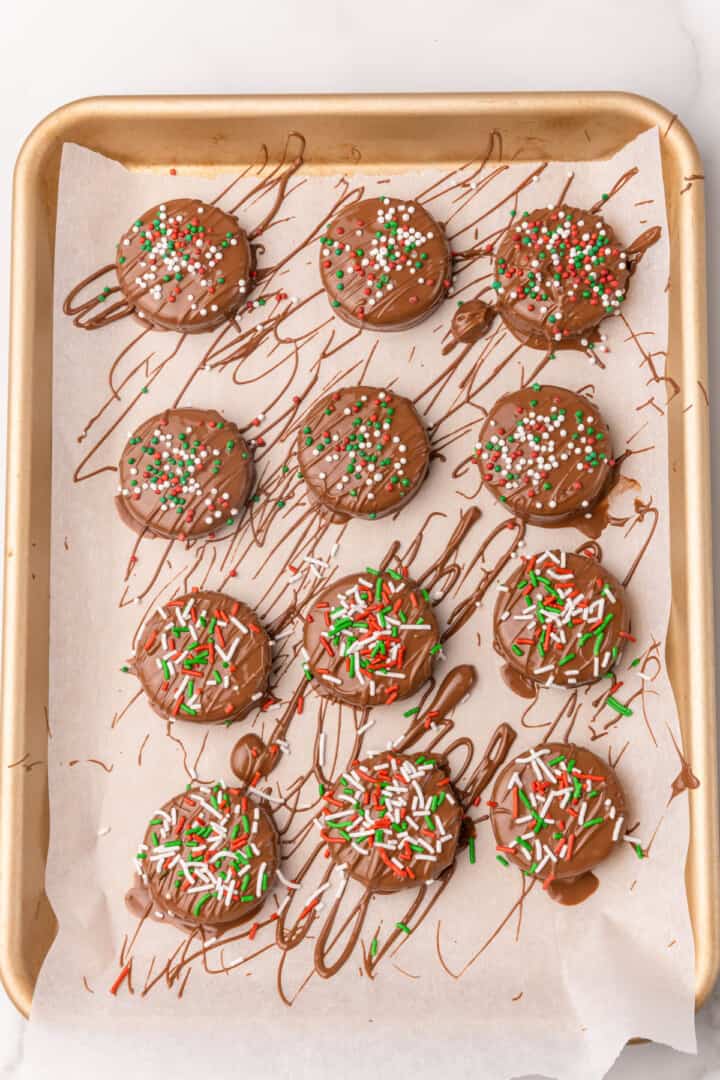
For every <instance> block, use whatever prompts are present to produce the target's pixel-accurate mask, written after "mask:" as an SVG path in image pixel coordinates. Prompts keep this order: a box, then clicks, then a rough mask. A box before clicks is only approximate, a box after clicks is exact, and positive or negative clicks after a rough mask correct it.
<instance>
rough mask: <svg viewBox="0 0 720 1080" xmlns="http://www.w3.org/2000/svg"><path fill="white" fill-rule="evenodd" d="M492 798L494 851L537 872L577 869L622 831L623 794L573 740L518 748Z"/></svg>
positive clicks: (576, 872) (604, 851)
mask: <svg viewBox="0 0 720 1080" xmlns="http://www.w3.org/2000/svg"><path fill="white" fill-rule="evenodd" d="M515 787H517V791H518V794H517V796H515V795H514V794H513V791H514V788H515ZM521 793H522V794H521ZM493 802H494V803H496V804H497V805H496V806H493V807H492V808H491V820H492V827H493V832H494V833H495V840H496V841H497V845H498V854H500V856H501V857H502V858H504V859H507V860H508V861H509V862H511V863H514V864H515V866H519V867H520V869H521V870H523V871H524V872H525V873H527V874H528V875H529V876H532V877H538V878H540V879H541V880H546V879H548V878H552V879H554V880H558V881H560V880H569V879H573V878H578V877H580V876H581V875H582V874H585V873H587V872H588V871H589V870H592V868H593V867H594V866H597V864H598V863H600V862H602V860H603V859H605V858H606V857H607V856H608V855H609V854H610V852H611V851H612V849H613V847H614V846H615V844H616V843H617V842H619V841H622V839H623V836H624V829H623V824H624V818H625V798H624V795H623V791H622V788H621V787H620V783H619V781H618V778H617V776H616V775H615V772H614V770H613V769H611V768H610V766H609V765H607V764H606V763H605V762H603V761H601V760H600V758H599V757H597V756H596V755H595V754H593V753H592V752H591V751H590V750H586V749H585V748H584V747H581V746H575V745H574V744H571V743H555V742H553V743H545V744H543V745H541V746H537V747H535V748H534V749H533V750H528V751H525V752H524V753H522V754H519V755H518V756H517V757H516V758H515V759H514V760H513V761H511V762H509V763H508V764H507V765H506V766H505V768H504V769H503V770H502V772H501V773H500V774H499V776H498V778H497V780H496V782H495V790H494V792H493ZM538 826H539V827H538ZM558 834H562V835H561V836H559V835H558ZM613 836H616V839H615V840H613ZM518 838H520V839H521V840H522V841H523V842H522V843H520V841H519V840H518ZM571 838H572V839H571Z"/></svg>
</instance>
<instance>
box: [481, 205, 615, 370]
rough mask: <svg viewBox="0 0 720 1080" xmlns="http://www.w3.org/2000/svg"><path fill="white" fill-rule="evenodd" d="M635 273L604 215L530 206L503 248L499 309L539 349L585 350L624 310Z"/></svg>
mask: <svg viewBox="0 0 720 1080" xmlns="http://www.w3.org/2000/svg"><path fill="white" fill-rule="evenodd" d="M630 272H631V266H630V262H629V259H628V255H627V252H626V251H625V250H624V249H623V246H622V244H620V243H619V242H618V240H617V239H616V237H615V233H614V231H613V229H612V228H611V226H610V225H608V224H607V223H606V222H605V221H603V219H602V218H601V217H600V216H599V215H598V214H594V213H592V212H591V211H590V210H579V209H578V208H577V207H575V206H565V205H563V206H551V207H546V208H544V209H540V210H532V211H530V212H527V211H526V212H525V213H523V214H522V215H521V216H519V217H516V218H515V219H514V220H513V223H512V224H511V225H510V226H509V227H508V229H507V231H506V233H505V235H504V236H503V238H502V240H501V242H500V245H499V247H498V252H497V260H496V263H495V282H494V288H495V290H496V292H497V297H498V309H499V312H500V315H501V316H502V318H503V320H504V322H505V323H506V325H507V326H508V328H509V329H510V330H511V331H512V333H513V334H514V335H515V337H517V338H518V339H519V340H520V341H522V342H523V343H524V344H526V345H530V346H532V348H534V349H556V348H560V347H568V348H584V347H586V346H587V345H588V344H591V343H592V342H593V341H594V340H595V337H596V331H597V327H598V324H599V323H600V322H601V320H602V319H604V318H605V317H606V316H608V315H616V314H617V313H618V312H619V311H620V309H621V307H622V304H623V301H624V300H625V297H626V294H627V286H628V281H629V278H630Z"/></svg>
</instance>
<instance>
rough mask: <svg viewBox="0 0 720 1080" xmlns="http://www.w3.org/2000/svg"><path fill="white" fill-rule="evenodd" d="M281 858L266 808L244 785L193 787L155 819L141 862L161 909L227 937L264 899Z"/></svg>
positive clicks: (141, 872)
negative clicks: (244, 789) (229, 929)
mask: <svg viewBox="0 0 720 1080" xmlns="http://www.w3.org/2000/svg"><path fill="white" fill-rule="evenodd" d="M279 859H280V855H279V841H278V835H277V832H276V829H275V825H274V822H273V819H272V817H271V815H270V813H269V811H268V810H266V809H265V807H264V806H261V805H260V804H259V803H257V802H256V801H255V800H254V799H252V798H251V797H250V796H249V795H247V794H245V793H243V792H242V791H241V790H239V789H238V788H227V787H225V785H224V784H222V783H215V784H201V783H194V784H193V785H192V786H191V787H190V788H189V789H188V790H187V791H184V792H182V793H181V794H180V795H176V796H175V798H173V799H170V801H169V802H166V803H165V804H164V805H163V806H162V807H161V808H160V809H159V810H158V811H157V812H156V813H155V814H154V815H153V817H152V818H151V820H150V823H149V825H148V827H147V830H146V832H145V839H144V841H143V843H142V844H141V845H140V848H139V849H138V853H137V856H136V862H135V865H136V868H137V872H138V875H139V877H140V879H141V881H142V884H143V885H144V887H145V888H146V889H147V892H148V894H149V898H150V900H151V901H152V903H153V905H154V907H155V909H156V912H159V913H160V914H162V915H164V916H165V917H166V918H168V919H169V920H170V921H172V922H177V923H180V924H181V925H182V926H184V927H186V928H187V929H189V930H195V929H197V928H198V927H204V928H206V929H208V930H212V931H215V932H216V933H220V932H222V931H223V930H227V929H228V928H229V927H232V926H236V925H237V924H238V923H241V922H245V921H246V920H247V919H249V918H251V916H252V915H254V913H255V912H256V911H257V910H258V908H259V907H260V906H261V905H262V904H263V903H264V902H265V900H266V898H267V896H268V892H269V890H270V889H271V888H272V885H273V882H274V879H275V874H276V871H277V868H278V863H279Z"/></svg>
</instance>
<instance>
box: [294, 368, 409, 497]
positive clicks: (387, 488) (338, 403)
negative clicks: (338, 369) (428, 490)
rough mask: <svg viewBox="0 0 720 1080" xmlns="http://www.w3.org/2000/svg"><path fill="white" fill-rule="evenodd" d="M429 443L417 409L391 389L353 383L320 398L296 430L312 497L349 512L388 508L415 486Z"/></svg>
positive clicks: (299, 459)
mask: <svg viewBox="0 0 720 1080" xmlns="http://www.w3.org/2000/svg"><path fill="white" fill-rule="evenodd" d="M429 461H430V445H429V443H428V438H427V435H426V434H425V428H424V427H423V423H422V421H421V419H420V417H419V416H418V414H417V412H416V411H415V409H414V408H413V406H412V405H411V403H410V402H409V401H408V400H407V398H404V397H401V396H400V395H399V394H396V393H394V392H393V391H392V390H383V389H378V388H377V387H373V386H350V387H345V388H344V389H342V390H336V391H333V393H331V394H327V395H326V397H324V398H321V399H320V401H318V402H317V403H316V404H315V405H314V406H313V407H312V408H311V410H310V412H309V414H308V416H307V420H306V422H305V424H304V425H303V427H302V428H301V429H300V431H299V433H298V462H299V465H300V471H301V472H302V474H303V477H304V478H305V482H306V483H307V485H308V488H309V489H310V491H311V493H312V495H313V496H314V498H315V499H316V500H317V501H318V502H319V503H320V504H321V505H322V506H324V507H326V508H328V509H330V510H332V511H334V512H336V513H340V514H343V515H347V516H350V517H364V518H378V517H384V516H385V515H386V514H391V513H393V512H394V511H395V510H397V509H399V508H400V507H401V506H403V505H404V504H405V503H406V502H408V501H409V500H410V499H411V498H412V497H413V495H415V493H416V492H417V490H418V489H419V487H420V485H421V484H422V482H423V480H424V479H425V476H426V474H427V471H428V463H429Z"/></svg>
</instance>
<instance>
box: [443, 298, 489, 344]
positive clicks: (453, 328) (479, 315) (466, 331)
mask: <svg viewBox="0 0 720 1080" xmlns="http://www.w3.org/2000/svg"><path fill="white" fill-rule="evenodd" d="M496 314H497V311H496V309H495V308H494V307H491V306H490V304H486V303H485V301H484V300H465V301H464V302H463V303H461V304H458V307H457V311H456V312H455V314H454V315H453V317H452V322H451V324H450V332H451V334H452V336H453V338H454V339H455V341H458V342H460V343H461V344H462V345H474V344H475V342H476V341H479V340H480V338H482V337H484V336H485V334H487V332H488V330H489V329H490V327H491V326H492V324H493V320H494V318H495V316H496Z"/></svg>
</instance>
